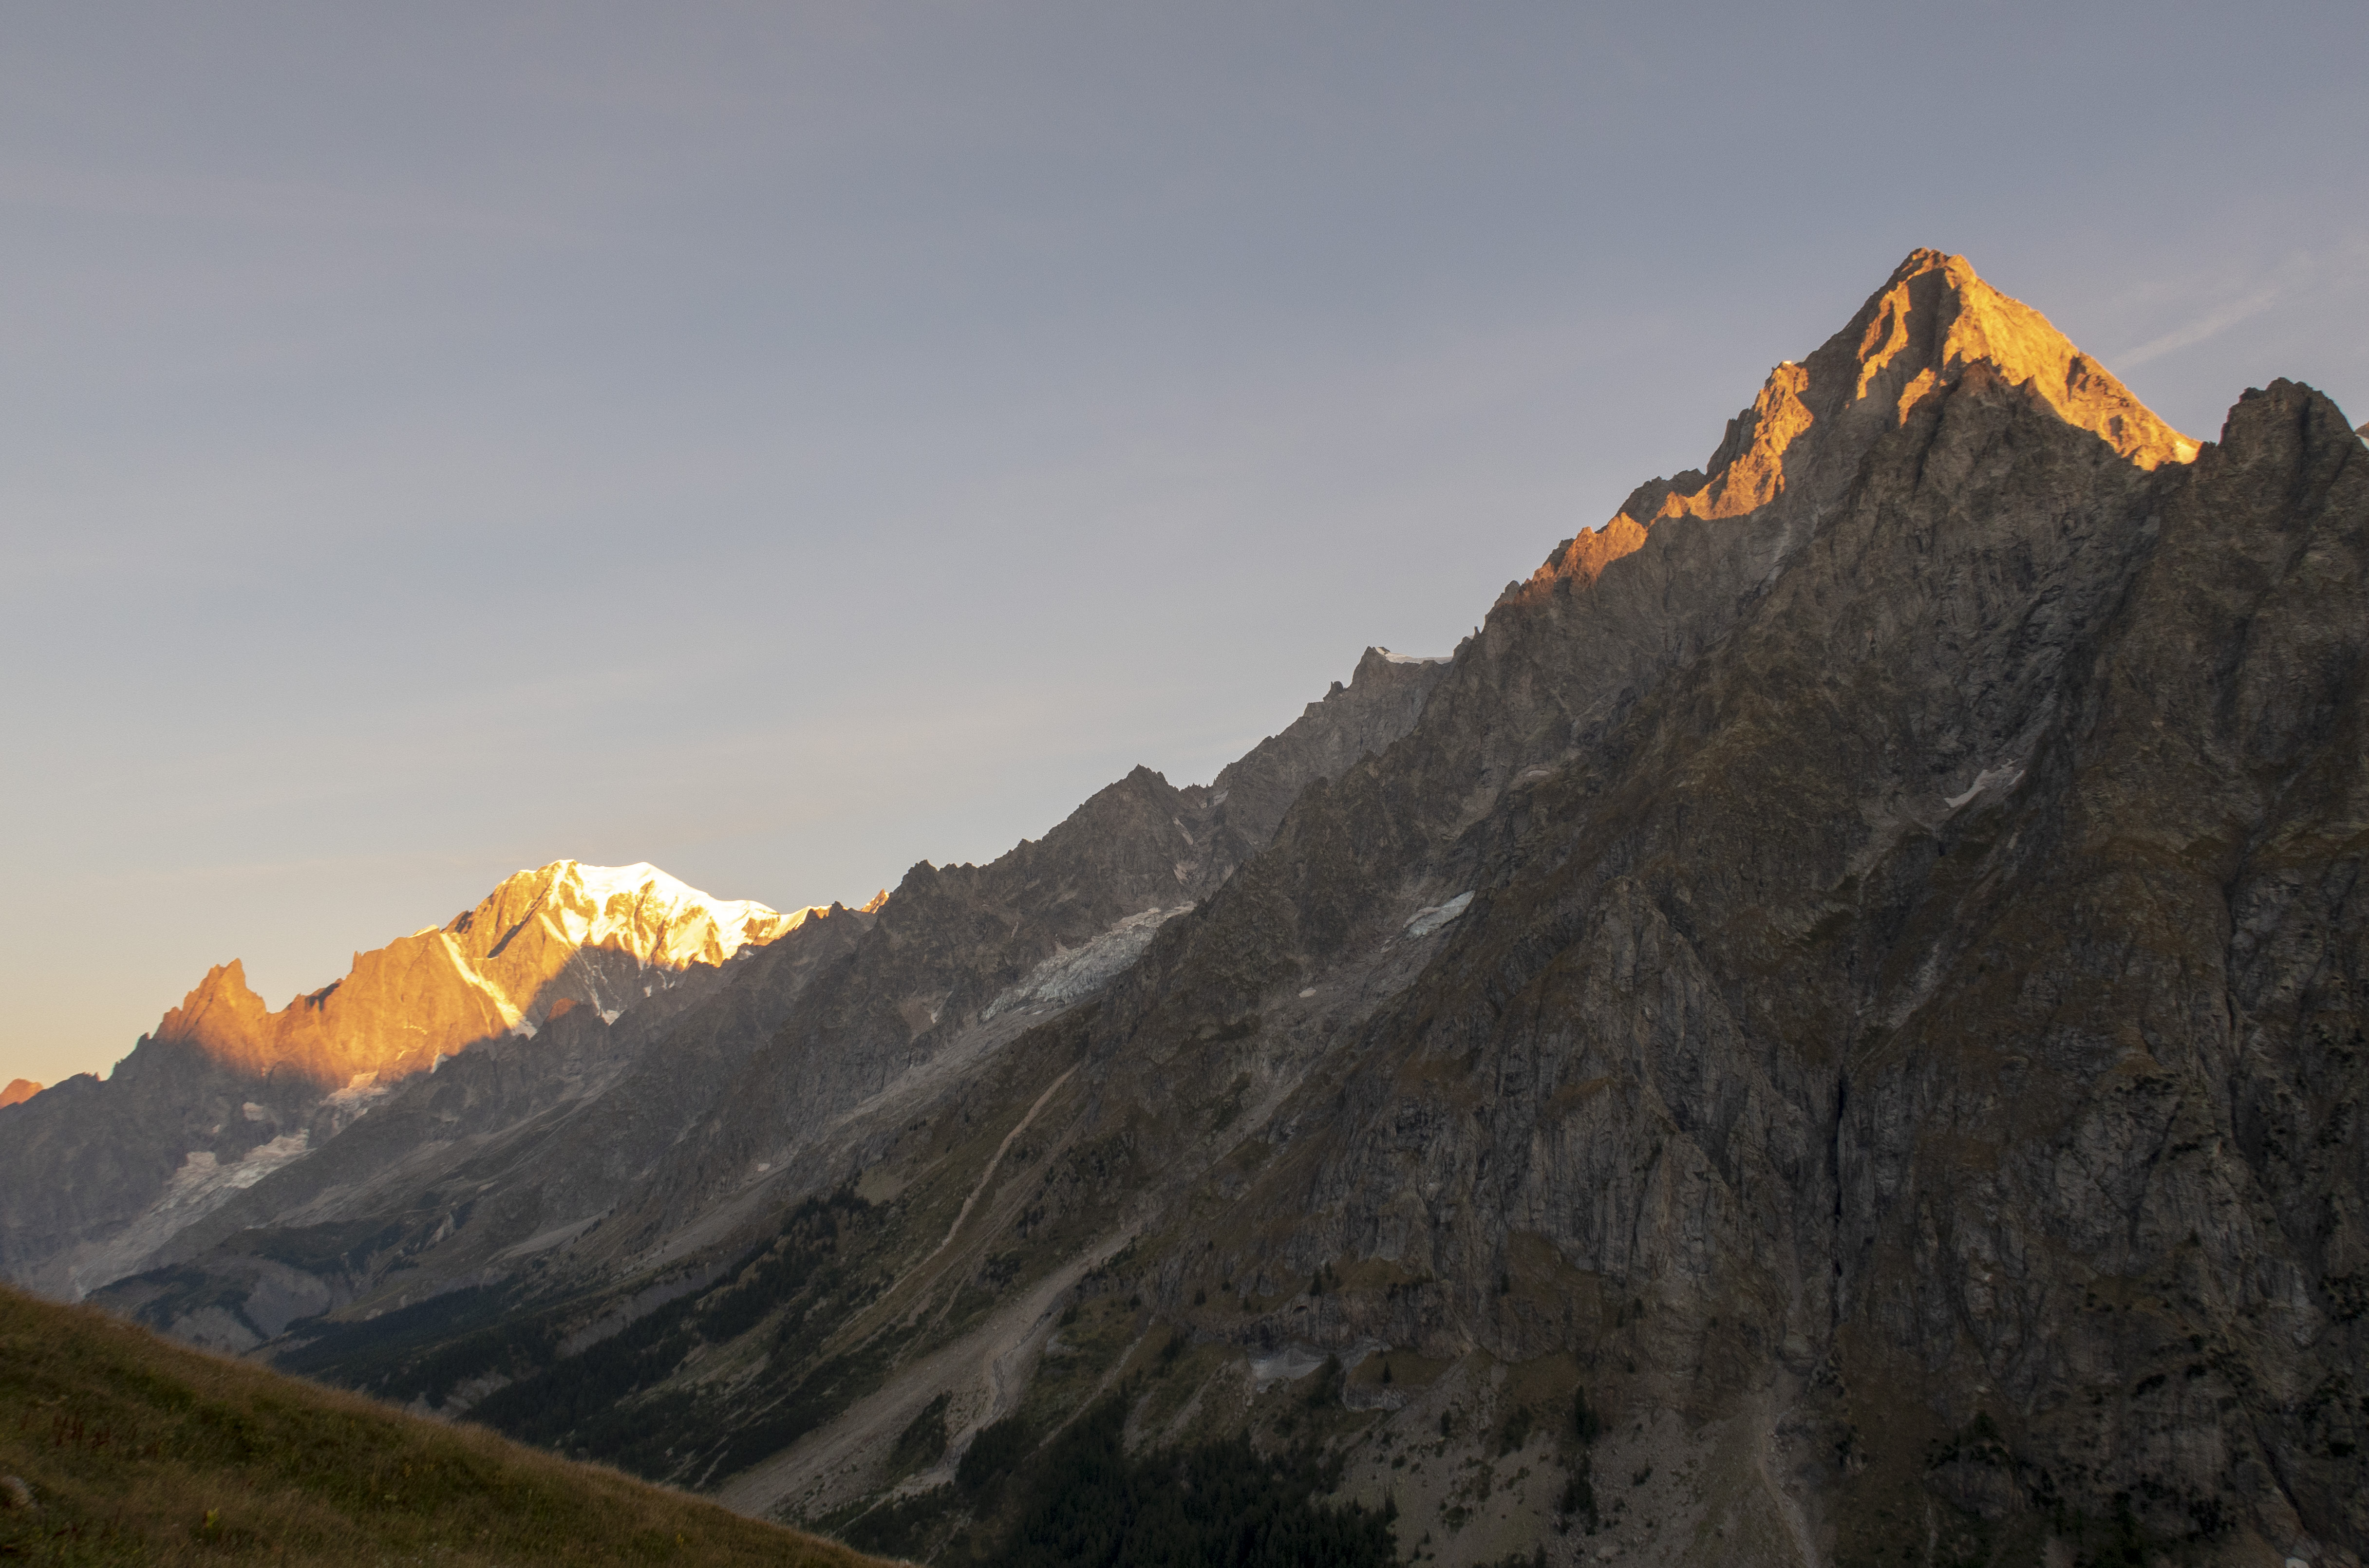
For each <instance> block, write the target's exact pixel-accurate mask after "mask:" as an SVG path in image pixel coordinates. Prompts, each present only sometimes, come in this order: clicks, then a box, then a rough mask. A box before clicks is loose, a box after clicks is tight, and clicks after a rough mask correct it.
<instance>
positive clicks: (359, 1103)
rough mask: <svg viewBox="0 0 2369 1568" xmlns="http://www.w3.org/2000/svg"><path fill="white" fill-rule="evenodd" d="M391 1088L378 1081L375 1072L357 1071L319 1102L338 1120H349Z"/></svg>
mask: <svg viewBox="0 0 2369 1568" xmlns="http://www.w3.org/2000/svg"><path fill="white" fill-rule="evenodd" d="M389 1093H393V1090H392V1089H391V1088H390V1087H389V1086H388V1085H386V1084H383V1083H381V1082H379V1081H378V1074H377V1073H375V1072H357V1073H355V1074H354V1075H353V1077H352V1078H350V1079H349V1080H348V1081H347V1082H346V1086H345V1087H344V1088H343V1089H340V1090H338V1092H337V1093H334V1094H330V1095H327V1096H326V1097H325V1098H324V1099H323V1100H322V1101H321V1104H324V1105H326V1106H327V1107H328V1108H329V1110H330V1111H331V1113H332V1114H334V1115H335V1116H337V1117H338V1120H340V1121H349V1120H351V1119H352V1118H354V1117H356V1116H360V1115H361V1114H362V1113H363V1112H365V1111H367V1110H369V1109H370V1108H371V1106H372V1104H375V1103H377V1102H378V1101H380V1100H383V1099H384V1098H385V1097H386V1096H387V1095H388V1094H389Z"/></svg>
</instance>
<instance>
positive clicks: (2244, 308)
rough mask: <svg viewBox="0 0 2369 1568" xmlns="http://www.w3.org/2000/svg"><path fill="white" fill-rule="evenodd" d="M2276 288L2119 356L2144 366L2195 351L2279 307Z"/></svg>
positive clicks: (2129, 363)
mask: <svg viewBox="0 0 2369 1568" xmlns="http://www.w3.org/2000/svg"><path fill="white" fill-rule="evenodd" d="M2278 298H2279V291H2278V290H2277V289H2276V288H2269V289H2262V290H2259V291H2257V292H2254V293H2251V294H2249V295H2247V296H2246V297H2245V298H2244V299H2242V300H2233V301H2231V302H2230V303H2227V304H2225V305H2222V306H2220V307H2219V308H2218V309H2215V310H2210V311H2207V312H2205V313H2204V314H2203V315H2200V316H2198V317H2197V318H2196V319H2195V320H2193V321H2192V322H2190V323H2188V324H2187V325H2186V326H2179V327H2175V328H2173V329H2172V330H2171V331H2169V332H2167V333H2165V334H2163V336H2161V337H2160V338H2149V339H2148V340H2147V341H2146V342H2144V343H2142V344H2140V345H2139V346H2138V347H2137V348H2135V349H2132V350H2130V352H2128V353H2126V354H2123V355H2121V356H2119V358H2120V360H2121V361H2122V362H2123V364H2124V365H2143V364H2146V362H2147V361H2149V360H2159V359H2161V358H2163V357H2164V356H2165V355H2166V354H2176V353H2178V352H2179V351H2180V349H2188V348H2193V347H2194V346H2195V345H2197V344H2199V343H2202V342H2203V341H2204V340H2205V339H2206V338H2211V337H2214V336H2215V335H2216V334H2218V333H2222V332H2226V331H2227V330H2228V329H2229V328H2230V327H2233V326H2237V324H2238V323H2239V322H2241V321H2244V320H2246V319H2247V318H2248V317H2249V316H2256V315H2261V314H2262V312H2264V311H2266V310H2268V309H2270V308H2271V306H2272V305H2273V304H2276V303H2278Z"/></svg>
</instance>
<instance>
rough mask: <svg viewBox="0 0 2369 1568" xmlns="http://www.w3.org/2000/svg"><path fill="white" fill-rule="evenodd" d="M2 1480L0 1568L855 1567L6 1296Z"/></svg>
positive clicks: (830, 1552) (669, 1498) (661, 1500)
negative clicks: (0, 1564) (22, 1498)
mask: <svg viewBox="0 0 2369 1568" xmlns="http://www.w3.org/2000/svg"><path fill="white" fill-rule="evenodd" d="M0 1476H15V1477H21V1478H22V1479H23V1481H24V1482H26V1483H27V1484H28V1485H29V1487H30V1489H31V1494H32V1505H31V1506H30V1507H26V1506H24V1505H21V1504H20V1503H18V1502H17V1500H16V1499H15V1498H13V1497H12V1496H11V1495H10V1489H8V1488H6V1487H5V1486H0V1561H6V1562H53V1563H83V1562H90V1563H113V1562H153V1563H201V1562H224V1561H228V1562H271V1563H280V1562H285V1563H315V1562H318V1563H340V1564H344V1563H357V1564H359V1563H376V1562H436V1563H452V1564H468V1563H519V1562H535V1563H544V1562H561V1563H581V1564H599V1563H650V1562H674V1563H683V1564H693V1563H777V1564H795V1565H796V1568H866V1565H868V1564H871V1563H872V1562H874V1560H873V1559H869V1558H865V1557H863V1556H861V1555H859V1554H858V1553H856V1552H853V1551H849V1550H847V1549H846V1548H844V1547H841V1546H838V1545H835V1544H833V1543H831V1542H830V1541H825V1540H819V1539H816V1538H814V1537H812V1536H807V1535H803V1534H801V1533H799V1532H797V1531H795V1530H788V1529H784V1528H779V1527H777V1526H773V1525H767V1524H761V1523H759V1522H757V1521H755V1520H752V1519H744V1518H742V1517H740V1516H738V1515H736V1514H732V1513H728V1512H727V1511H726V1510H724V1509H723V1508H720V1507H717V1506H716V1505H714V1504H712V1503H708V1502H705V1501H703V1500H701V1499H699V1498H695V1497H691V1496H688V1495H685V1494H681V1493H676V1492H669V1491H667V1490H665V1489H663V1488H660V1487H656V1486H651V1485H647V1484H646V1483H644V1482H638V1481H635V1480H632V1479H629V1478H628V1477H625V1476H623V1475H620V1474H618V1473H616V1472H615V1471H609V1470H604V1469H601V1468H599V1467H597V1466H592V1465H584V1464H575V1463H571V1462H569V1461H568V1460H566V1459H557V1458H555V1457H553V1456H551V1455H549V1454H544V1453H541V1452H538V1451H536V1450H534V1449H532V1448H522V1447H521V1446H519V1445H517V1444H515V1443H511V1442H509V1441H507V1440H505V1439H503V1438H501V1437H498V1436H495V1435H494V1434H493V1433H490V1432H487V1431H485V1430H483V1429H480V1428H475V1427H468V1426H447V1425H441V1424H439V1423H436V1422H432V1421H427V1420H422V1419H420V1418H418V1417H416V1416H410V1415H406V1414H404V1413H401V1412H400V1411H396V1410H393V1409H390V1408H389V1407H387V1406H385V1405H382V1404H376V1403H373V1402H371V1401H369V1400H367V1399H363V1398H360V1396H357V1395H353V1394H349V1393H343V1392H340V1391H336V1390H332V1389H324V1388H320V1387H316V1386H315V1385H314V1384H311V1383H305V1382H301V1381H299V1380H297V1379H292V1378H287V1377H283V1376H280V1374H278V1373H274V1372H269V1371H266V1370H264V1369H263V1368H258V1367H252V1366H248V1365H246V1364H244V1363H240V1362H235V1361H228V1360H224V1359H222V1358H220V1357H217V1356H207V1355H203V1354H201V1353H200V1352H197V1351H193V1350H189V1349H185V1348H183V1347H182V1346H179V1345H172V1344H169V1343H167V1342H166V1341H164V1340H161V1339H158V1338H157V1337H155V1336H154V1335H153V1334H151V1333H148V1332H147V1331H145V1330H143V1329H140V1328H136V1327H133V1326H132V1325H131V1324H128V1323H123V1322H118V1321H117V1320H115V1319H112V1318H108V1317H105V1316H102V1315H101V1314H99V1313H97V1312H96V1311H92V1310H87V1309H84V1308H79V1307H61V1306H57V1305H54V1304H52V1303H50V1302H46V1301H40V1300H37V1299H33V1298H31V1297H29V1296H25V1295H23V1294H21V1293H19V1292H17V1291H14V1290H8V1289H6V1288H0Z"/></svg>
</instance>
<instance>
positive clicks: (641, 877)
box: [0, 861, 816, 1296]
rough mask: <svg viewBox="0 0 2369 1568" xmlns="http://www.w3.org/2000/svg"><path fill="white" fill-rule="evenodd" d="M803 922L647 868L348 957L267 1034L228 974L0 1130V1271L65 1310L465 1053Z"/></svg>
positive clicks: (533, 895) (556, 885)
mask: <svg viewBox="0 0 2369 1568" xmlns="http://www.w3.org/2000/svg"><path fill="white" fill-rule="evenodd" d="M815 912H816V911H811V910H798V911H795V912H793V913H791V914H787V915H784V914H780V913H777V912H776V911H774V910H769V909H766V908H765V907H763V906H762V905H760V904H751V903H745V902H724V901H721V900H715V899H711V898H707V897H706V895H704V894H702V893H699V892H697V891H696V890H694V889H692V888H690V887H685V886H683V885H682V884H681V883H680V882H678V881H676V880H675V879H674V878H672V877H670V876H667V875H666V874H665V873H663V872H660V871H658V870H657V869H655V868H654V867H651V866H647V865H634V866H625V867H622V868H612V867H606V866H588V865H582V864H578V863H577V862H575V861H560V862H556V863H555V864H551V865H546V866H544V867H543V868H541V869H540V870H536V871H523V872H521V873H519V874H518V875H517V876H512V877H509V879H507V880H506V881H504V882H503V883H502V885H501V886H500V887H497V888H496V889H495V890H494V891H493V893H492V894H491V895H489V896H488V897H487V898H486V899H485V900H484V901H483V902H481V903H479V904H478V905H477V906H476V907H475V908H474V909H471V910H463V912H462V913H460V914H459V915H456V916H454V917H453V918H452V921H450V922H449V923H447V924H446V925H444V926H443V927H441V928H434V927H431V928H429V929H428V930H426V931H422V932H418V933H415V934H413V935H411V936H408V937H405V938H403V939H401V940H399V941H396V942H393V943H390V944H387V945H386V946H384V947H382V948H378V949H375V950H373V951H372V952H369V953H361V954H357V955H355V956H354V962H353V967H352V969H351V970H350V971H349V973H348V974H347V976H346V978H345V979H342V980H339V981H337V982H335V983H334V984H331V985H329V986H326V987H324V988H323V989H322V990H318V991H315V992H314V993H312V994H311V995H309V996H300V997H298V998H296V999H295V1000H294V1001H291V1002H290V1003H289V1004H288V1005H287V1006H286V1007H284V1008H282V1009H280V1011H279V1012H277V1013H274V1012H271V1011H270V1010H269V1009H268V1008H267V1007H266V1006H265V1004H264V1002H263V1001H262V999H261V998H260V997H257V995H256V994H255V993H254V991H252V990H249V989H248V987H247V984H246V974H245V971H244V970H243V968H242V967H241V966H240V965H239V964H238V962H237V961H236V960H235V959H234V960H233V961H232V962H231V963H229V964H227V965H223V966H219V967H215V968H213V969H212V970H210V971H209V972H208V973H207V975H206V978H205V979H204V980H203V981H201V982H200V984H199V986H198V988H197V989H196V990H192V991H191V992H190V993H189V996H188V998H187V999H186V1000H184V1001H182V1003H181V1005H180V1006H178V1007H177V1008H174V1009H172V1010H171V1011H169V1012H167V1013H166V1014H165V1016H164V1019H163V1021H162V1022H161V1023H159V1024H157V1026H156V1029H155V1031H154V1033H153V1034H151V1035H147V1036H142V1038H141V1040H140V1042H139V1044H138V1045H137V1046H136V1047H134V1048H133V1050H132V1054H131V1055H130V1056H128V1057H127V1058H125V1059H124V1060H123V1061H122V1062H121V1063H120V1064H119V1065H118V1066H117V1068H116V1070H115V1071H114V1073H113V1074H112V1075H111V1076H110V1077H109V1079H108V1080H107V1081H105V1082H100V1081H98V1080H97V1079H95V1078H91V1077H88V1076H83V1077H78V1078H75V1079H74V1080H71V1081H69V1082H66V1083H63V1084H60V1085H58V1086H57V1087H55V1088H54V1089H52V1090H50V1091H47V1092H46V1093H41V1094H40V1095H38V1096H36V1097H32V1098H30V1099H29V1100H28V1101H27V1103H26V1104H23V1105H22V1106H21V1107H20V1108H18V1109H17V1112H16V1113H15V1114H14V1115H13V1116H11V1119H10V1121H9V1123H8V1132H9V1135H10V1136H9V1137H8V1139H6V1145H5V1149H0V1191H5V1196H0V1269H5V1270H6V1274H7V1276H8V1277H10V1278H11V1279H14V1280H16V1281H17V1282H18V1283H20V1284H26V1285H29V1286H32V1287H34V1288H40V1289H44V1290H47V1291H49V1292H51V1293H52V1294H57V1295H64V1296H79V1295H80V1294H81V1293H82V1292H84V1291H86V1290H88V1289H90V1288H94V1287H96V1286H98V1285H102V1284H105V1283H106V1282H107V1281H109V1280H110V1279H113V1278H116V1277H118V1276H120V1275H122V1274H125V1273H128V1272H131V1271H132V1269H133V1268H136V1267H139V1266H142V1265H143V1263H144V1261H145V1260H147V1259H148V1258H150V1257H151V1256H153V1255H154V1254H155V1253H157V1252H158V1250H159V1249H161V1248H163V1247H164V1246H166V1243H167V1242H170V1241H171V1240H172V1238H173V1237H174V1236H175V1235H177V1233H179V1232H180V1231H181V1230H185V1229H186V1228H187V1227H188V1226H189V1225H190V1224H192V1223H194V1222H195V1221H197V1220H198V1219H201V1218H202V1217H203V1216H205V1215H206V1214H208V1213H209V1212H211V1211H212V1209H214V1208H216V1207H220V1206H221V1205H222V1204H223V1203H225V1202H227V1201H229V1200H230V1199H231V1198H232V1197H234V1196H236V1195H238V1194H240V1193H242V1192H244V1191H246V1189H248V1188H250V1187H252V1186H254V1185H256V1184H257V1183H258V1182H260V1181H262V1180H263V1179H264V1178H265V1177H267V1176H269V1175H270V1174H271V1173H274V1172H276V1171H278V1170H279V1169H280V1168H281V1167H282V1166H285V1165H288V1164H290V1163H292V1162H296V1161H298V1160H301V1159H303V1157H305V1156H307V1155H309V1154H310V1153H311V1152H312V1151H313V1150H315V1149H318V1148H319V1147H321V1146H322V1145H323V1144H324V1143H326V1141H328V1140H329V1139H333V1138H335V1137H336V1136H337V1135H338V1133H339V1132H340V1131H342V1130H343V1129H344V1128H346V1127H348V1126H349V1125H350V1124H352V1123H353V1122H354V1121H355V1119H356V1118H357V1117H359V1116H360V1115H361V1114H362V1113H363V1112H365V1111H367V1110H369V1109H371V1108H372V1106H373V1105H374V1104H376V1103H378V1102H379V1101H380V1100H382V1099H383V1098H384V1096H385V1095H386V1094H387V1093H390V1092H391V1091H392V1090H393V1088H394V1087H395V1085H396V1084H398V1083H400V1082H403V1081H405V1080H406V1079H409V1078H411V1077H413V1076H415V1075H418V1074H421V1073H425V1072H428V1071H430V1070H433V1069H434V1068H435V1067H436V1066H437V1065H438V1064H439V1063H440V1062H441V1061H443V1060H445V1059H450V1058H452V1057H456V1056H458V1055H459V1054H461V1053H462V1052H463V1051H467V1050H469V1049H470V1048H472V1047H483V1046H486V1045H487V1044H489V1043H491V1042H496V1041H502V1040H508V1039H511V1038H521V1039H524V1038H532V1036H534V1035H535V1033H536V1032H537V1030H538V1029H539V1028H541V1027H543V1026H544V1024H547V1023H549V1022H550V1021H551V1020H553V1019H554V1018H555V1017H563V1016H566V1014H567V1013H569V1011H570V1010H572V1009H578V1008H580V1009H583V1010H585V1013H586V1015H587V1016H597V1017H600V1018H601V1019H603V1020H612V1019H614V1018H615V1017H616V1016H617V1015H618V1013H620V1012H621V1011H622V1010H623V1008H624V1006H625V1005H626V1004H627V1003H628V1002H634V1001H643V1000H645V999H647V998H649V997H651V996H653V995H656V994H658V993H661V992H666V991H669V990H673V989H674V988H675V987H677V986H679V985H681V984H682V983H683V982H684V981H685V980H686V979H693V978H696V977H700V976H704V975H705V974H709V973H712V972H713V971H715V968H716V967H717V966H719V965H721V964H723V963H724V962H726V961H727V959H728V958H730V957H731V956H733V955H734V954H736V953H738V952H739V951H740V950H741V949H742V948H744V947H747V946H749V945H750V944H762V943H767V942H771V941H773V940H775V939H777V938H779V937H780V936H782V935H783V934H784V933H787V932H789V931H792V930H795V929H796V928H797V927H798V926H799V925H800V924H801V923H802V922H803V921H805V920H806V919H807V917H808V915H810V914H812V913H815ZM580 1032H581V1023H580V1021H579V1026H578V1033H580ZM536 1057H537V1059H538V1060H539V1061H543V1062H548V1063H552V1064H554V1070H555V1072H556V1073H557V1076H556V1078H555V1082H560V1083H564V1082H566V1069H565V1068H564V1067H561V1066H558V1065H557V1064H560V1063H564V1062H566V1061H567V1060H569V1058H567V1057H566V1056H565V1055H564V1054H563V1053H556V1052H554V1051H550V1050H546V1051H543V1052H539V1053H536Z"/></svg>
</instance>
